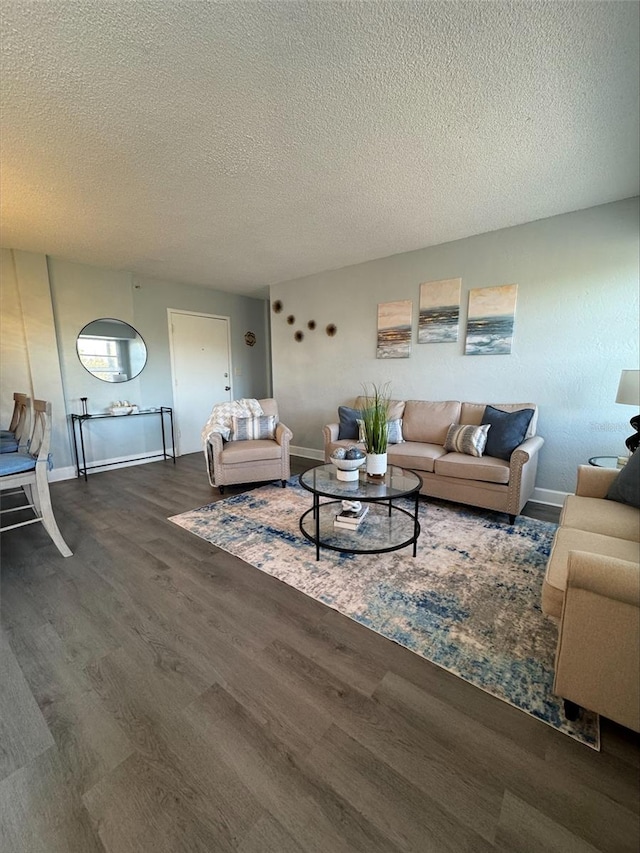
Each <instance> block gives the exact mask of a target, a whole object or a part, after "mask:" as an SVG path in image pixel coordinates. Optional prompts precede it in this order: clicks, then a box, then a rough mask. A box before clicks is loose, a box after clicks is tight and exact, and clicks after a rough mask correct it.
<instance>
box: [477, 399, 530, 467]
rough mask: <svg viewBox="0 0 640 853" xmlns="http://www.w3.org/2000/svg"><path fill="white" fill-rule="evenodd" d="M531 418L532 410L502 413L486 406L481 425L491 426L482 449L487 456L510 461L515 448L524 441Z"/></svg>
mask: <svg viewBox="0 0 640 853" xmlns="http://www.w3.org/2000/svg"><path fill="white" fill-rule="evenodd" d="M532 417H533V409H520V410H519V411H517V412H503V411H502V410H501V409H494V408H493V406H487V407H486V408H485V410H484V415H483V416H482V423H483V424H489V425H490V426H491V429H490V430H489V435H488V436H487V444H486V446H485V449H484V452H485V453H486V454H487V456H495V457H496V458H497V459H507V460H508V459H510V458H511V454H512V453H513V451H514V450H515V449H516V447H518V446H519V445H520V444H522V442H523V441H524V438H525V435H526V434H527V429H528V427H529V422H530V421H531V418H532Z"/></svg>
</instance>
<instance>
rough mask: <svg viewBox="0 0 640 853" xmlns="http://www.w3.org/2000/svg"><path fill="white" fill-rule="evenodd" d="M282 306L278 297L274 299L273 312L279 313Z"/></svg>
mask: <svg viewBox="0 0 640 853" xmlns="http://www.w3.org/2000/svg"><path fill="white" fill-rule="evenodd" d="M282 308H283V305H282V302H281V301H280V300H279V299H276V301H275V302H274V303H273V313H274V314H279V313H280V312H281V311H282Z"/></svg>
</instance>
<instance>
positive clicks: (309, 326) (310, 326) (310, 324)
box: [307, 320, 316, 331]
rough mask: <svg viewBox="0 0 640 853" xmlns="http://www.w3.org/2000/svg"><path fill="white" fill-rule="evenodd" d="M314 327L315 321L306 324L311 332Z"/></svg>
mask: <svg viewBox="0 0 640 853" xmlns="http://www.w3.org/2000/svg"><path fill="white" fill-rule="evenodd" d="M315 327H316V321H315V320H309V322H308V323H307V328H308V329H311V331H313V330H314V329H315Z"/></svg>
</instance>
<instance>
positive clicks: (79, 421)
mask: <svg viewBox="0 0 640 853" xmlns="http://www.w3.org/2000/svg"><path fill="white" fill-rule="evenodd" d="M142 415H146V416H149V415H155V416H156V417H158V418H160V428H161V430H162V453H151V454H149V455H148V456H136V457H134V458H133V459H127V460H125V461H123V462H104V463H103V464H102V465H87V457H86V454H85V449H84V427H85V425H86V424H87V423H90V422H91V421H98V420H104V419H110V418H117V419H118V420H122V419H123V418H126V419H128V418H137V417H140V416H142ZM165 417H166V418H168V421H169V427H170V432H171V452H169V451H168V450H167V430H166V428H165ZM71 431H72V432H73V449H74V451H75V456H76V469H77V472H78V474H77V476H78V477H80V476H82V475H84V479H85V482H86V481H87V472H88V471H92V470H94V469H95V468H110V467H111V466H112V465H124V464H125V462H138V461H139V460H141V459H155V458H156V457H158V458H159V457H162V458H163V459H173V464H174V465H175V464H176V443H175V437H174V433H173V409H171V408H169V406H159V407H158V408H155V409H139V410H138V411H137V412H130V413H129V414H128V415H114V414H112V413H111V412H100V413H99V414H97V415H76V414H72V415H71ZM78 443H79V445H80V447H79V448H78ZM80 463H82V464H80Z"/></svg>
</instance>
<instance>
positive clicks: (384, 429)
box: [362, 383, 391, 477]
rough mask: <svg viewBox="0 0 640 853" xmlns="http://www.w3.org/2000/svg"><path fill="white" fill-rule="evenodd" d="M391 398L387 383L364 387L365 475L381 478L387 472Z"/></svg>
mask: <svg viewBox="0 0 640 853" xmlns="http://www.w3.org/2000/svg"><path fill="white" fill-rule="evenodd" d="M390 402H391V396H390V391H389V383H387V384H386V385H383V386H381V387H378V386H377V385H374V384H372V385H371V388H369V387H368V386H366V385H365V386H364V405H363V407H362V424H363V432H364V447H365V451H366V454H367V474H369V475H370V476H372V477H382V476H383V475H384V474H385V473H386V470H387V444H388V438H389V436H388V432H389V427H388V424H387V421H388V414H389V403H390Z"/></svg>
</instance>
